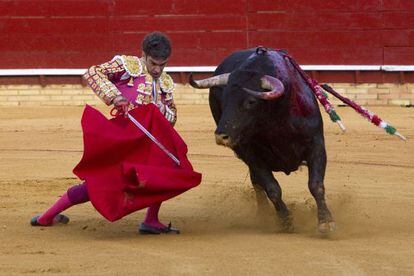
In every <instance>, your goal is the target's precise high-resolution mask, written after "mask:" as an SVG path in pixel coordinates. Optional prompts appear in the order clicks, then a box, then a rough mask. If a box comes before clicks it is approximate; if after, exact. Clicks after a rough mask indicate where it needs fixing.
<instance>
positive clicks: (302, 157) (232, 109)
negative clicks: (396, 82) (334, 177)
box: [189, 47, 335, 233]
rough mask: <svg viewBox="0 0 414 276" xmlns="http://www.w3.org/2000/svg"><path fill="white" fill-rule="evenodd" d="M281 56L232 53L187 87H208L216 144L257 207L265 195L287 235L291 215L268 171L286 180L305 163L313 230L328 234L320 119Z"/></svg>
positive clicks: (252, 51) (294, 70) (299, 78)
mask: <svg viewBox="0 0 414 276" xmlns="http://www.w3.org/2000/svg"><path fill="white" fill-rule="evenodd" d="M285 54H286V53H285V52H284V51H281V50H277V51H276V50H271V49H267V48H264V47H257V48H255V49H248V50H242V51H237V52H234V53H233V54H231V55H230V56H228V57H227V58H225V59H224V60H223V62H221V63H220V65H219V66H218V67H217V69H216V70H215V72H214V76H213V77H210V78H206V79H202V80H194V79H193V77H192V75H190V79H189V83H190V85H191V86H193V87H194V88H200V89H201V88H210V92H209V104H210V109H211V113H212V115H213V118H214V121H215V123H216V125H217V128H216V130H215V138H216V143H217V144H219V145H224V146H227V147H229V148H231V149H232V150H233V151H234V152H235V154H236V156H237V157H238V158H240V159H241V160H242V161H243V162H244V163H245V164H246V165H247V166H248V168H249V172H250V179H251V182H252V185H253V188H254V190H255V192H256V197H257V200H258V204H259V206H260V204H262V203H263V200H266V196H265V194H266V195H267V198H268V199H269V200H270V201H271V202H272V203H273V205H274V207H275V209H276V213H277V215H278V217H279V218H280V219H281V222H282V226H283V228H284V229H285V230H286V231H292V230H293V225H292V217H291V214H290V212H289V210H288V208H287V206H286V204H285V203H284V201H283V199H282V190H281V187H280V185H279V183H278V181H277V180H276V178H275V177H274V175H273V173H272V172H284V173H285V174H287V175H289V174H290V173H291V172H293V171H296V170H298V168H299V166H301V165H304V164H306V166H307V167H308V187H309V190H310V192H311V194H312V196H313V197H314V199H315V201H316V205H317V209H318V215H317V216H318V230H319V231H320V232H322V233H329V232H332V231H334V230H335V222H334V220H333V218H332V215H331V212H330V211H329V209H328V207H327V204H326V201H325V187H324V176H325V169H326V163H327V159H326V150H325V142H324V133H323V122H322V117H321V113H320V110H319V106H318V104H317V101H316V99H315V96H314V94H313V93H312V91H311V89H310V87H309V86H308V85H307V84H306V82H305V80H304V79H303V77H302V76H301V75H300V74H299V72H298V70H297V68H295V67H294V66H293V65H292V64H291V63H290V62H289V60H288V59H287V58H286V55H285ZM263 191H264V192H265V194H264V193H263Z"/></svg>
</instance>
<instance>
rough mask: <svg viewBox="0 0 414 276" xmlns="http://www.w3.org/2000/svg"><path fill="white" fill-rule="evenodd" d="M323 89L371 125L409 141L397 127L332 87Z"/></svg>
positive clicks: (323, 86) (325, 85) (324, 86)
mask: <svg viewBox="0 0 414 276" xmlns="http://www.w3.org/2000/svg"><path fill="white" fill-rule="evenodd" d="M321 87H322V88H323V89H324V90H325V91H326V92H328V93H330V94H332V95H333V96H334V97H336V98H338V99H339V100H340V101H342V102H343V103H345V104H346V105H348V106H350V107H352V108H353V109H354V110H355V111H356V112H358V113H359V114H360V115H361V116H362V117H364V118H366V119H368V121H370V122H371V123H373V124H374V125H376V126H378V127H381V128H383V129H384V130H385V131H386V132H387V133H389V134H391V135H396V136H398V137H399V138H400V139H401V140H404V141H405V140H407V139H406V138H405V137H404V136H403V135H401V134H400V133H399V132H398V131H397V129H396V128H395V127H393V126H392V125H390V124H388V123H387V122H385V121H384V120H382V119H381V118H380V117H378V116H377V115H376V114H374V113H372V112H371V111H369V110H368V109H366V108H364V107H362V106H360V105H359V104H357V103H356V102H354V101H352V100H350V99H348V98H347V97H344V96H342V95H341V94H339V93H338V92H336V91H335V90H334V89H333V88H332V87H330V86H329V85H327V84H323V85H321Z"/></svg>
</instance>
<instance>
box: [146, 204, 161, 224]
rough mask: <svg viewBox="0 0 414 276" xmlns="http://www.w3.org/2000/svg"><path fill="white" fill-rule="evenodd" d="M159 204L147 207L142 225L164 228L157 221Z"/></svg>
mask: <svg viewBox="0 0 414 276" xmlns="http://www.w3.org/2000/svg"><path fill="white" fill-rule="evenodd" d="M161 203H162V202H159V203H154V204H152V205H150V206H149V207H148V210H147V214H146V216H145V220H144V223H145V224H147V225H150V226H153V227H156V228H165V227H166V226H165V225H164V224H162V223H161V222H160V221H159V219H158V212H159V210H160V207H161Z"/></svg>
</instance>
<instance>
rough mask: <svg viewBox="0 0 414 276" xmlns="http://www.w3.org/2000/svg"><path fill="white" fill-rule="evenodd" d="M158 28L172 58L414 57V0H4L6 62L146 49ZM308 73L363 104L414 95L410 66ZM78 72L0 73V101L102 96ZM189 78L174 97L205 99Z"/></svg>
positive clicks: (82, 59)
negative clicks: (265, 54) (270, 53)
mask: <svg viewBox="0 0 414 276" xmlns="http://www.w3.org/2000/svg"><path fill="white" fill-rule="evenodd" d="M154 30H160V31H163V32H165V33H167V34H168V35H169V36H170V38H171V39H172V42H173V48H174V50H173V56H172V58H171V60H170V62H169V66H216V65H217V64H218V63H219V62H220V60H222V59H223V58H224V57H225V56H227V55H228V54H229V53H231V52H233V51H235V50H237V49H243V48H250V47H255V46H258V45H264V46H267V47H272V48H277V49H286V50H288V52H289V53H290V54H291V55H292V56H293V57H294V58H295V59H296V60H297V61H298V63H299V64H301V65H380V66H381V65H397V66H401V65H409V66H408V67H413V66H410V65H413V64H414V54H413V53H414V1H412V0H323V1H322V0H237V1H236V0H222V1H203V0H158V1H139V0H122V1H119V0H115V1H114V0H70V1H67V0H0V34H1V43H0V70H1V69H35V68H40V69H42V68H62V69H65V68H68V69H71V68H76V69H79V68H81V69H86V68H87V67H89V66H90V65H93V64H100V63H102V62H105V61H107V60H109V59H111V58H112V57H113V56H114V55H116V54H120V53H122V54H130V55H139V54H140V53H139V51H138V49H139V43H140V41H141V40H142V38H143V37H144V35H145V34H146V33H148V32H150V31H154ZM308 73H309V74H311V75H312V77H314V78H315V79H317V80H318V81H320V82H328V83H333V85H334V87H336V88H337V90H338V91H339V92H341V93H343V94H344V95H346V96H348V97H349V98H351V99H355V100H357V101H358V102H359V103H361V104H364V105H404V106H409V105H412V104H413V101H414V99H413V83H414V71H412V70H411V71H410V70H408V71H407V70H405V71H404V70H402V71H399V72H398V70H397V71H395V72H382V71H372V72H363V71H361V72H360V71H358V70H354V71H340V70H339V71H329V72H327V71H325V72H323V71H319V72H315V71H312V72H308ZM210 74H211V72H210ZM19 78H20V79H19ZM69 78H72V80H71V81H69V82H67V83H65V81H66V80H68V79H69ZM76 78H77V80H76V81H73V77H68V76H62V80H61V81H59V82H58V83H53V82H48V81H47V78H45V77H44V76H31V77H21V76H17V77H15V76H0V105H2V106H5V105H9V106H10V105H11V106H17V105H22V106H23V105H81V104H85V103H89V104H101V103H100V102H99V100H98V99H97V98H96V97H95V96H94V95H93V94H92V92H91V91H90V90H89V89H88V88H86V87H85V86H83V85H82V83H81V79H80V76H77V77H76ZM33 79H36V80H35V81H33ZM175 79H176V81H177V78H176V77H175ZM183 79H185V78H183V77H181V78H179V79H178V81H177V82H178V83H182V84H179V85H178V87H177V93H176V101H177V103H182V104H199V103H207V98H208V96H207V91H206V90H203V91H193V90H192V89H191V88H189V87H188V86H187V85H185V83H186V81H185V80H183ZM45 80H46V81H45ZM333 101H334V102H335V103H337V102H336V100H333Z"/></svg>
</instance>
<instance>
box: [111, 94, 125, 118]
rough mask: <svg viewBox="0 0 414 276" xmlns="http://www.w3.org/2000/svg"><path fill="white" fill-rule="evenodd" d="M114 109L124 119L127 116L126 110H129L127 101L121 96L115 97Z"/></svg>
mask: <svg viewBox="0 0 414 276" xmlns="http://www.w3.org/2000/svg"><path fill="white" fill-rule="evenodd" d="M113 103H114V107H115V109H116V110H117V111H118V112H119V113H121V114H123V115H124V116H125V117H127V116H128V108H129V101H128V100H127V99H126V98H125V97H124V96H122V95H118V96H116V97H115V99H114V101H113Z"/></svg>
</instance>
